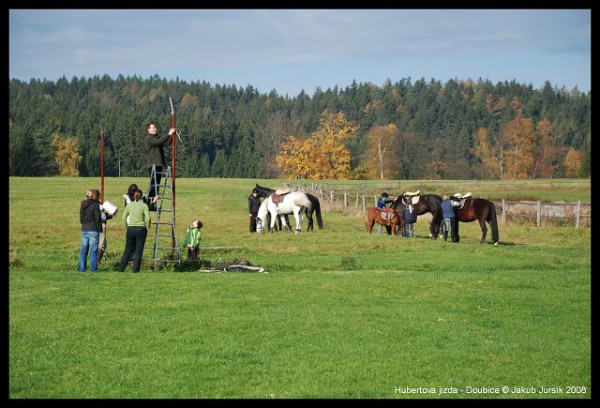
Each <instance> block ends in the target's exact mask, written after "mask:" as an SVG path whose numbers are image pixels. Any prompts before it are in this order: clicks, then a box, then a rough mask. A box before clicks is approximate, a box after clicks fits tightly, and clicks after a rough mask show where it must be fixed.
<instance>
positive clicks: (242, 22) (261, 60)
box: [9, 9, 592, 97]
mask: <svg viewBox="0 0 600 408" xmlns="http://www.w3.org/2000/svg"><path fill="white" fill-rule="evenodd" d="M591 53H592V52H591V10H590V9H548V10H544V9H514V10H509V9H499V10H494V9H481V10H474V9H472V10H469V9H440V10H430V9H423V10H415V9H410V10H409V9H405V10H403V9H388V10H385V9H347V10H327V9H238V10H218V9H190V10H182V9H174V10H168V9H157V10H148V9H137V10H136V9H115V10H108V9H99V10H83V9H79V10H68V9H61V10H53V9H45V10H34V9H11V10H9V78H10V79H20V80H23V81H29V80H30V79H32V78H36V79H47V80H51V81H56V80H57V79H59V78H61V77H62V76H65V77H66V78H67V79H69V80H70V79H71V78H72V77H73V76H77V77H86V78H89V77H92V76H94V75H100V76H102V75H105V74H108V75H110V76H111V77H112V78H116V77H117V76H118V75H119V74H122V75H124V76H133V75H137V76H138V77H141V78H144V79H145V78H148V77H150V76H153V75H158V76H159V77H161V78H167V79H175V78H179V79H180V80H185V81H188V82H191V81H199V82H202V81H206V82H208V83H210V84H211V85H213V86H214V85H217V84H219V85H227V86H232V85H235V86H236V87H241V88H246V87H247V86H248V85H251V86H253V87H254V88H255V89H256V90H258V91H259V92H260V93H268V92H270V91H272V90H275V91H277V93H278V94H280V95H286V94H287V95H288V96H290V97H293V96H296V95H298V94H299V93H300V92H301V91H302V90H304V91H305V92H306V93H307V94H309V95H313V93H314V91H315V89H316V88H318V87H320V88H321V90H323V91H325V90H327V89H328V88H333V87H335V86H336V85H337V86H338V87H339V88H341V89H344V88H346V87H347V86H349V85H351V84H352V81H353V80H355V81H356V82H357V83H361V82H362V83H366V82H371V83H373V84H375V85H378V86H381V85H383V84H384V83H385V81H386V80H388V79H389V80H390V81H391V82H392V83H395V82H398V81H401V80H403V79H407V78H410V79H411V80H412V82H413V83H414V81H416V80H419V79H421V78H425V80H427V81H430V80H431V79H434V80H436V81H440V82H442V83H446V82H447V81H448V80H450V79H458V80H466V79H472V80H474V81H477V80H479V79H480V78H481V79H482V80H490V81H491V82H492V83H493V84H495V83H497V82H503V81H509V82H510V81H512V80H515V81H517V82H518V83H524V84H527V85H529V84H531V85H532V86H533V87H534V88H540V87H542V86H543V85H544V83H545V82H546V81H549V82H550V83H551V84H552V86H555V87H558V88H562V87H564V88H566V89H567V90H572V89H573V88H574V87H577V88H578V89H579V91H581V92H588V91H590V90H591Z"/></svg>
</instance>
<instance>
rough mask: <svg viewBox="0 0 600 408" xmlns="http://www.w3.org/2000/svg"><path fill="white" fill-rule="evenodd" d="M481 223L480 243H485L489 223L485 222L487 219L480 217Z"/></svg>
mask: <svg viewBox="0 0 600 408" xmlns="http://www.w3.org/2000/svg"><path fill="white" fill-rule="evenodd" d="M479 225H481V241H479V243H481V244H483V243H484V242H485V236H486V235H487V225H486V224H485V219H483V218H482V219H480V220H479Z"/></svg>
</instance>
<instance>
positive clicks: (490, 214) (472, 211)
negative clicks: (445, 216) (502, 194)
mask: <svg viewBox="0 0 600 408" xmlns="http://www.w3.org/2000/svg"><path fill="white" fill-rule="evenodd" d="M454 213H455V214H456V216H457V217H458V221H462V222H471V221H475V220H477V221H479V225H480V226H481V233H482V236H481V241H480V242H481V243H482V244H483V243H484V242H485V236H486V234H487V226H486V224H485V223H486V222H487V223H488V224H490V227H492V241H493V242H494V245H498V241H499V239H500V237H499V234H498V220H497V219H496V206H495V205H494V203H492V202H491V201H488V200H486V199H483V198H467V199H466V200H465V204H464V205H463V206H462V208H460V209H458V208H457V209H455V210H454Z"/></svg>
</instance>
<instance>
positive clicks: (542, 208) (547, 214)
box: [286, 184, 592, 228]
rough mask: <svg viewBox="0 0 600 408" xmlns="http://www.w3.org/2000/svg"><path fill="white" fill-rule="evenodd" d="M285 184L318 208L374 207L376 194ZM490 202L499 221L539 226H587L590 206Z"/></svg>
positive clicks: (363, 209) (350, 209) (352, 209)
mask: <svg viewBox="0 0 600 408" xmlns="http://www.w3.org/2000/svg"><path fill="white" fill-rule="evenodd" d="M286 187H288V188H290V189H291V190H301V191H304V192H307V193H311V194H314V195H315V196H317V197H319V200H320V201H321V206H322V207H323V206H324V204H325V205H326V206H327V210H329V211H341V212H344V213H348V212H354V213H356V212H361V213H365V212H366V209H367V208H368V207H374V206H376V205H377V201H378V199H379V195H377V194H375V195H374V194H362V193H348V192H346V191H343V192H338V191H335V190H329V191H325V190H323V188H322V187H319V186H313V188H312V189H307V188H306V186H305V185H298V184H288V185H287V186H286ZM307 190H312V191H307ZM491 201H492V202H493V203H494V204H495V205H496V211H497V214H498V217H499V220H498V221H499V222H500V223H501V224H505V223H507V222H515V223H535V225H536V226H537V227H543V226H544V225H545V224H546V223H548V222H551V223H567V224H573V225H574V226H575V228H580V227H590V226H591V219H592V205H591V203H582V202H581V200H579V201H577V202H576V203H567V202H553V203H542V202H541V201H507V200H505V199H502V200H501V201H496V200H491ZM324 209H325V208H324Z"/></svg>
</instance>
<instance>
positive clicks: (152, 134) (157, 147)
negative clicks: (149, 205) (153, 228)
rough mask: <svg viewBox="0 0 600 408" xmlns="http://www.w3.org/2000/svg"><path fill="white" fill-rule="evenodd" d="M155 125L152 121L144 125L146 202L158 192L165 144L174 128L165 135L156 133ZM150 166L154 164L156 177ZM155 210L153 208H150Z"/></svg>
mask: <svg viewBox="0 0 600 408" xmlns="http://www.w3.org/2000/svg"><path fill="white" fill-rule="evenodd" d="M157 133H158V130H157V128H156V125H155V124H154V123H152V122H150V123H148V124H147V125H146V135H145V136H144V143H145V145H146V167H147V168H148V176H149V177H150V190H148V202H152V201H153V199H154V196H157V195H158V194H159V192H158V190H159V186H160V181H161V179H162V171H163V166H165V146H168V145H170V144H171V140H172V135H173V133H175V128H171V129H170V130H169V134H167V135H162V136H160V135H158V134H157ZM152 166H156V179H155V178H154V177H152ZM155 186H156V189H155ZM152 210H153V211H155V209H152Z"/></svg>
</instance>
